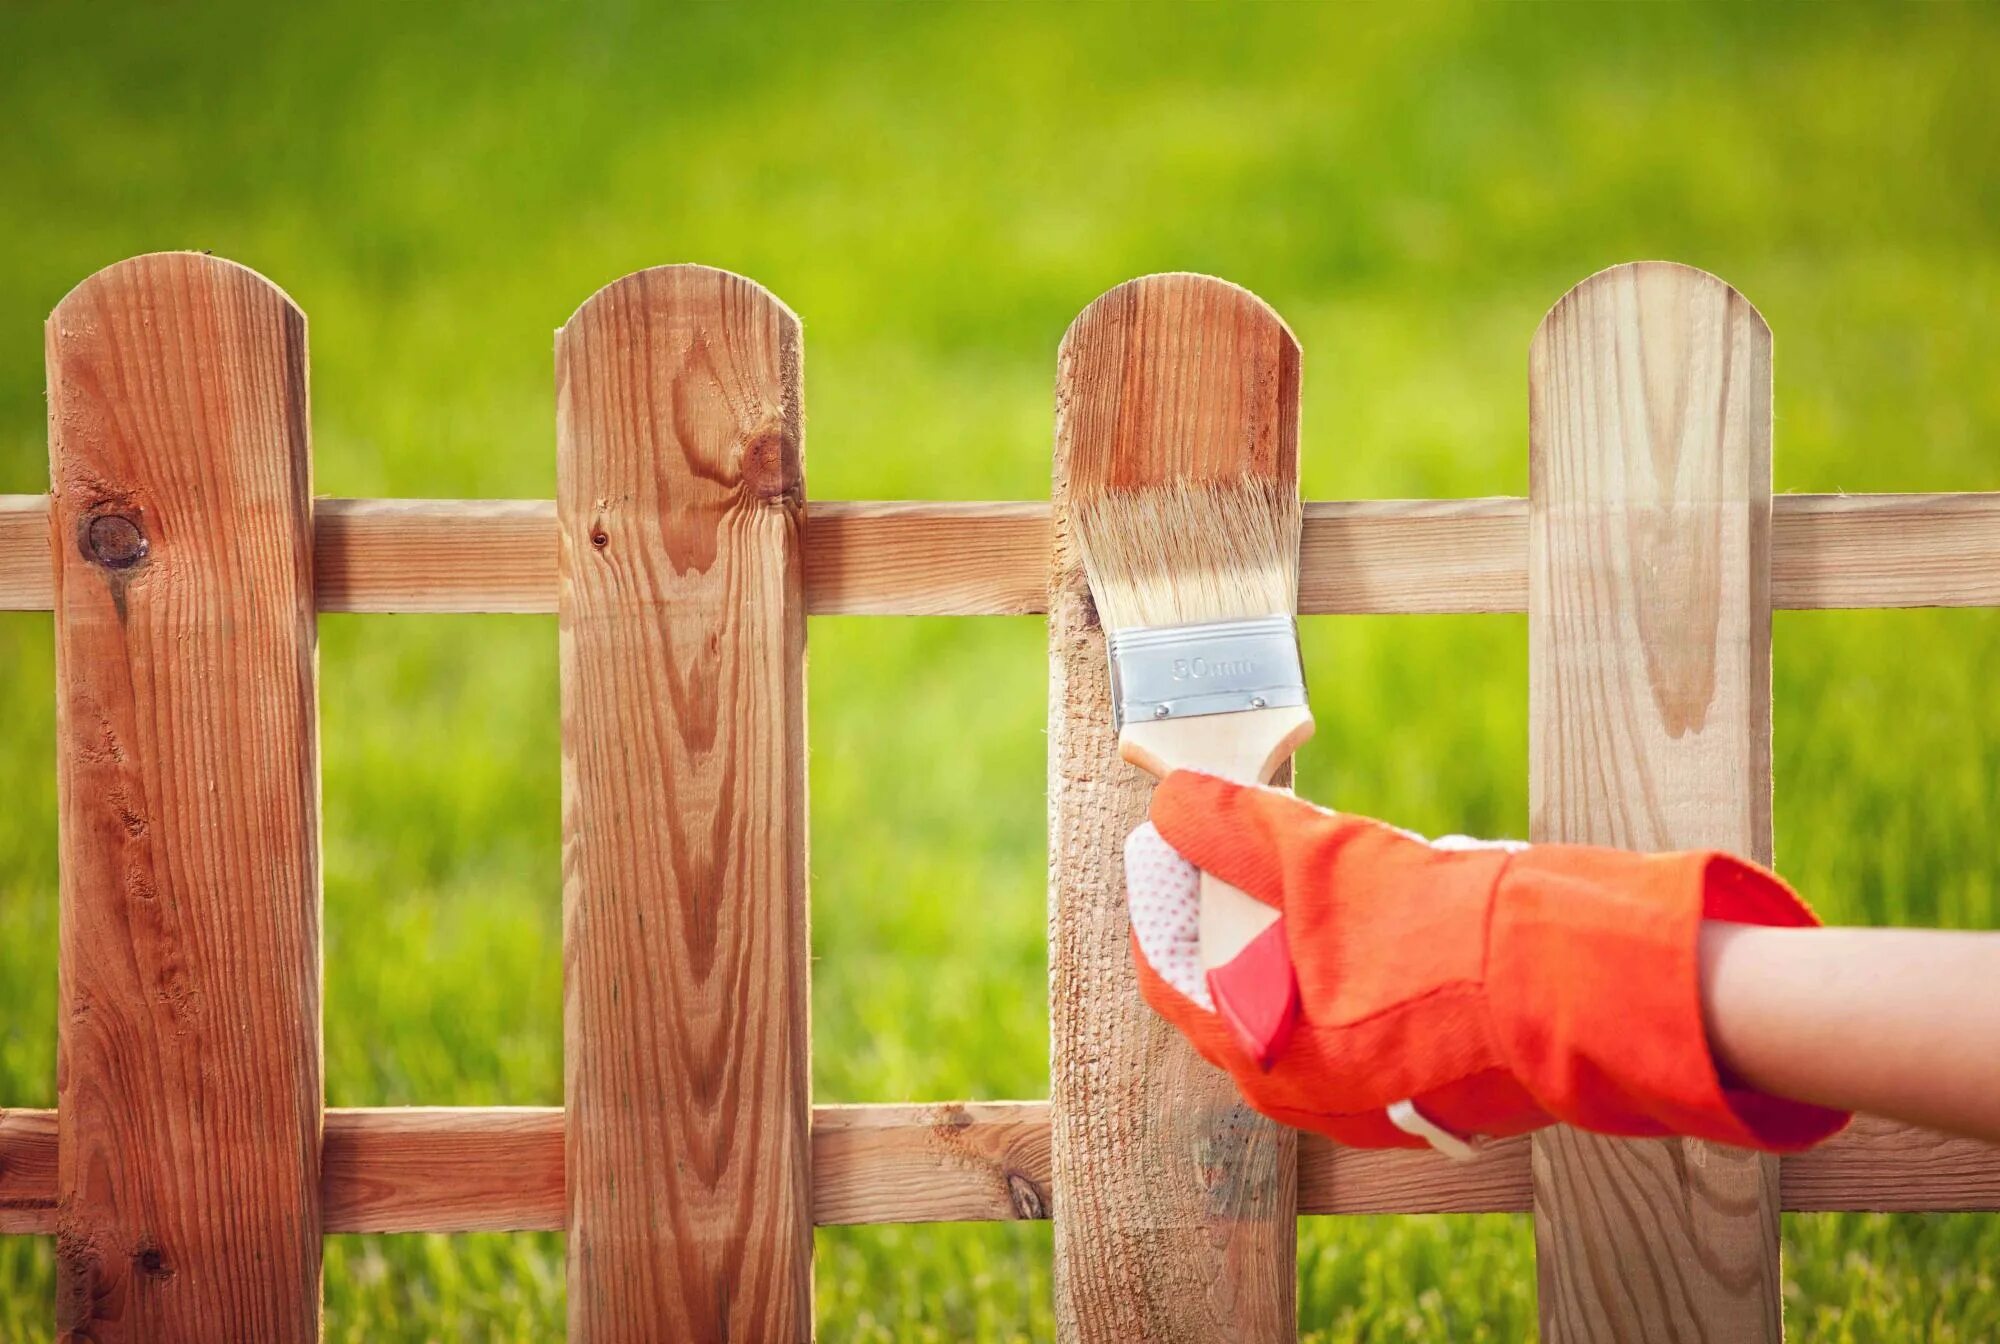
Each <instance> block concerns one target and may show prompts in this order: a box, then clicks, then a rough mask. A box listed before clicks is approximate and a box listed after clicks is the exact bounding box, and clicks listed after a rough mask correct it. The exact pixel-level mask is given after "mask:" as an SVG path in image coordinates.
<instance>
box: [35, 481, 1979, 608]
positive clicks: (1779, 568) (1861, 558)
mask: <svg viewBox="0 0 2000 1344" xmlns="http://www.w3.org/2000/svg"><path fill="white" fill-rule="evenodd" d="M1772 505H1773V518H1772V523H1773V528H1772V537H1771V556H1772V559H1771V604H1772V605H1773V606H1774V607H1779V608H1787V609H1797V610H1823V609H1828V608H1835V607H1991V606H2000V494H1939V495H1780V496H1778V498H1776V499H1775V500H1773V501H1772ZM316 516H317V519H318V524H319V535H318V557H319V558H318V574H319V609H320V610H321V611H374V612H454V611H456V612H478V611H525V612H552V611H554V610H555V609H556V558H555V557H556V521H555V505H554V504H553V503H552V502H551V501H549V500H535V499H467V500H459V499H322V500H320V501H319V502H318V507H317V509H316ZM47 527H48V499H47V496H44V495H0V611H46V610H47V609H48V606H49V595H50V592H51V591H52V588H51V579H50V574H49V557H48V544H47ZM1302 540H1303V546H1302V553H1301V556H1300V575H1299V610H1300V611H1302V612H1305V613H1307V614H1309V615H1313V614H1317V615H1328V614H1348V615H1367V614H1394V613H1409V614H1426V613H1428V614H1451V613H1474V612H1492V611H1525V610H1526V609H1527V602H1528V501H1527V500H1525V499H1509V498H1495V499H1362V500H1323V501H1320V502H1318V503H1309V504H1307V505H1306V506H1305V531H1304V535H1303V539H1302ZM1048 553H1049V509H1048V505H1046V504H1039V503H1031V502H986V501H976V500H972V501H900V502H898V501H873V500H854V501H833V502H820V503H815V504H813V505H812V506H811V509H810V516H809V518H808V519H807V523H806V538H805V568H806V610H807V612H808V613H810V614H812V615H815V616H1009V615H1020V614H1030V613H1036V612H1041V611H1043V610H1046V608H1047V605H1048V573H1047V570H1048Z"/></svg>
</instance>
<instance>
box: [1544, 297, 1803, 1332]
mask: <svg viewBox="0 0 2000 1344" xmlns="http://www.w3.org/2000/svg"><path fill="white" fill-rule="evenodd" d="M1529 360H1530V373H1529V414H1530V419H1529V431H1528V434H1529V449H1528V451H1529V480H1530V489H1529V500H1530V508H1529V514H1530V522H1529V548H1528V554H1529V584H1530V587H1529V595H1528V626H1529V638H1528V644H1529V715H1530V727H1529V744H1530V746H1529V772H1530V785H1529V794H1530V797H1529V829H1530V834H1531V836H1532V838H1534V839H1536V840H1554V841H1571V842H1580V843H1588V844H1604V845H1617V846H1621V847H1624V848H1628V849H1641V850H1658V849H1681V848H1706V847H1714V848H1719V849H1725V850H1729V851H1732V852H1734V853H1738V854H1743V855H1746V856H1748V857H1751V858H1754V859H1758V860H1761V861H1766V862H1768V861H1769V859H1770V857H1771V664H1770V653H1771V605H1770V520H1771V338H1770V331H1769V329H1768V328H1766V327H1765V325H1764V322H1763V319H1762V318H1761V317H1759V316H1758V314H1757V312H1756V310H1755V309H1754V308H1752V307H1751V306H1750V304H1749V303H1748V302H1747V301H1746V300H1744V298H1743V297H1742V296H1741V295H1739V294H1738V293H1737V292H1736V291H1735V290H1733V289H1731V288H1730V287H1729V286H1727V285H1725V284H1723V283H1722V282H1721V281H1720V280H1717V279H1716V278H1715V277H1713V276H1711V275H1708V274H1706V273H1704V272H1701V271H1697V270H1692V269H1690V268H1688V267H1685V266H1675V265H1669V264H1665V263H1650V262H1648V263H1641V264H1638V265H1631V266H1620V267H1616V268H1614V269H1612V270H1608V271H1604V272H1601V273H1600V274H1598V275H1596V276H1593V277H1591V278H1590V279H1589V280H1586V281H1584V282H1583V283H1582V284H1581V285H1579V286H1577V287H1576V288H1575V289H1574V290H1572V291H1570V293H1569V294H1568V295H1567V296H1566V297H1565V298H1564V299H1563V300H1562V301H1561V302H1560V303H1558V304H1557V305H1556V306H1555V307H1554V308H1553V309H1552V310H1550V312H1549V314H1548V316H1547V317H1546V318H1545V319H1544V320H1543V322H1542V325H1541V328H1540V329H1539V330H1538V331H1537V332H1536V334H1535V339H1534V342H1533V344H1532V346H1531V347H1530V356H1529ZM1533 1147H1534V1176H1535V1245H1536V1251H1537V1256H1538V1272H1539V1278H1540V1283H1541V1320H1542V1337H1543V1339H1545V1340H1549V1341H1566V1340H1576V1341H1595V1340H1605V1339H1669V1338H1670V1339H1699V1340H1714V1341H1739V1340H1753V1339H1777V1338H1779V1337H1781V1336H1782V1334H1783V1325H1782V1321H1781V1316H1780V1309H1781V1295H1780V1278H1779V1270H1778V1167H1777V1162H1776V1160H1775V1159H1773V1158H1769V1157H1764V1156H1760V1155H1758V1154H1755V1153H1748V1152H1741V1151H1737V1150H1732V1149H1726V1148H1722V1147H1719V1146H1716V1145H1711V1144H1702V1143H1695V1142H1691V1141H1688V1142H1683V1141H1678V1140H1672V1141H1665V1140H1663V1141H1659V1142H1647V1143H1639V1142H1632V1141H1620V1140H1614V1139H1606V1138H1602V1137H1599V1136H1596V1135H1590V1134H1584V1133H1582V1132H1579V1131H1576V1130H1569V1129H1556V1130H1551V1131H1547V1132H1545V1133H1542V1134H1538V1135H1536V1136H1535V1139H1534V1145H1533Z"/></svg>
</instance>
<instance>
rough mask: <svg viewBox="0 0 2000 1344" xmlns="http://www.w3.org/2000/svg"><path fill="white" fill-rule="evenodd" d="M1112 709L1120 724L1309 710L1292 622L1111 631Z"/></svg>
mask: <svg viewBox="0 0 2000 1344" xmlns="http://www.w3.org/2000/svg"><path fill="white" fill-rule="evenodd" d="M1105 643H1106V645H1107V646H1108V647H1109V649H1110V651H1111V702H1112V705H1113V707H1114V714H1115V717H1116V721H1117V724H1118V726H1119V727H1120V728H1123V727H1124V726H1125V725H1126V724H1127V723H1130V722H1132V721H1134V720H1145V719H1190V718H1195V717H1197V716H1199V715H1203V714H1235V713H1240V712H1241V711H1243V710H1246V709H1268V708H1271V707H1272V706H1275V705H1303V704H1304V703H1305V702H1306V674H1305V667H1304V665H1303V664H1302V663H1301V662H1300V660H1299V623H1298V619H1297V618H1296V617H1293V616H1282V615H1281V616H1253V617H1251V618H1250V619H1249V620H1243V621H1213V622H1210V623H1208V624H1204V625H1157V626H1138V627H1133V628H1131V629H1126V630H1113V631H1111V632H1110V633H1109V635H1108V636H1107V637H1106V639H1105Z"/></svg>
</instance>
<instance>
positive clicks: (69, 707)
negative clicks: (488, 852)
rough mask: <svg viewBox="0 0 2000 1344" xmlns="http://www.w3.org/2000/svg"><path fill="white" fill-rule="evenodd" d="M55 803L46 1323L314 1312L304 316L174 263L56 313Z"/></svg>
mask: <svg viewBox="0 0 2000 1344" xmlns="http://www.w3.org/2000/svg"><path fill="white" fill-rule="evenodd" d="M48 373H49V463H50V475H51V480H52V490H51V501H52V504H51V507H52V523H53V525H52V526H51V528H50V529H49V532H48V534H47V537H48V541H49V543H50V545H51V548H52V551H53V554H54V574H55V592H54V594H53V599H54V606H55V628H56V739H57V743H56V755H57V762H56V769H57V781H58V790H59V794H58V796H59V799H60V808H61V823H60V825H61V854H62V886H61V921H60V929H61V952H60V956H59V963H58V964H59V978H60V984H61V987H60V991H59V993H60V1006H61V1014H60V1018H59V1024H58V1049H59V1052H60V1056H59V1058H60V1062H59V1067H58V1069H57V1084H56V1085H57V1092H58V1095H59V1098H60V1106H59V1110H58V1123H59V1127H60V1138H61V1146H60V1158H59V1171H58V1187H57V1198H58V1203H57V1218H56V1226H57V1232H56V1237H57V1245H56V1257H57V1303H56V1316H57V1325H58V1329H59V1330H60V1331H62V1332H63V1333H64V1337H65V1338H72V1337H73V1338H77V1339H91V1340H96V1341H116V1340H145V1341H153V1342H158V1341H167V1342H169V1344H171V1341H175V1340H188V1341H197V1340H214V1339H218V1338H229V1339H256V1340H272V1341H285V1340H310V1339H317V1338H318V1336H319V1322H320V1298H319V1286H320V1208H319V1189H320V1180H319V1156H320V1109H321V1096H322V1089H321V1085H320V1070H321V1057H320V961H319V956H320V952H319V920H320V885H319V883H320V878H319V815H318V810H319V764H318V755H317V747H318V732H319V729H318V720H317V717H316V716H317V704H316V693H315V686H316V653H315V647H316V646H315V631H316V626H315V619H316V618H315V616H314V614H313V577H312V460H311V454H310V450H309V445H308V439H307V428H306V426H307V415H306V325H305V318H304V316H303V315H302V314H301V313H300V312H299V311H298V309H297V308H295V307H293V306H292V302H291V300H289V299H288V298H286V297H285V296H284V294H282V293H280V292H279V291H278V289H277V288H276V287H275V286H273V285H272V284H271V283H270V282H268V281H266V280H265V279H263V278H262V277H261V276H258V275H256V274H254V273H252V272H250V271H247V270H245V269H243V268H242V267H240V266H237V265H235V264H233V263H231V262H227V261H222V260H220V259H217V258H212V257H206V256H200V255H194V254H185V253H163V254H159V255H155V256H147V257H139V258H135V259H133V260H131V261H126V262H121V263H119V264H118V265H116V266H112V267H109V268H107V269H105V270H102V271H99V272H98V273H97V274H96V275H93V276H92V277H90V279H88V280H86V281H84V282H83V283H82V284H81V285H78V286H77V287H76V289H74V290H72V291H71V292H70V294H69V295H68V296H67V297H66V298H64V299H63V301H62V303H61V304H59V305H58V306H57V308H56V310H55V312H54V313H53V314H52V315H51V316H50V318H49V322H48Z"/></svg>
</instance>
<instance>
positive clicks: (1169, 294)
mask: <svg viewBox="0 0 2000 1344" xmlns="http://www.w3.org/2000/svg"><path fill="white" fill-rule="evenodd" d="M1204 300H1205V301H1206V302H1207V303H1208V304H1210V305H1212V306H1213V310H1214V311H1215V312H1216V313H1218V314H1222V313H1229V314H1233V315H1234V316H1235V317H1236V318H1237V319H1238V320H1240V321H1243V322H1245V323H1247V324H1251V325H1255V326H1265V325H1268V326H1270V327H1275V328H1276V329H1277V330H1279V331H1281V332H1283V333H1284V338H1285V340H1286V341H1287V342H1289V343H1290V345H1291V347H1292V349H1293V350H1294V351H1295V352H1296V351H1297V350H1298V348H1299V341H1298V337H1297V336H1295V335H1293V334H1292V328H1291V326H1290V324H1288V323H1287V322H1286V321H1285V319H1284V318H1283V317H1282V316H1280V315H1279V313H1278V310H1277V309H1276V308H1273V307H1272V306H1271V305H1270V304H1269V303H1267V302H1265V301H1264V299H1262V298H1261V297H1259V296H1258V295H1257V293H1256V292H1255V291H1253V290H1249V289H1245V288H1244V287H1243V286H1242V285H1239V284H1237V283H1236V282H1235V281H1233V280H1224V279H1222V278H1221V277H1219V276H1214V275H1204V274H1202V273H1201V272H1200V271H1156V272H1154V273H1153V274H1151V275H1141V276H1135V277H1134V278H1132V279H1130V280H1127V281H1125V282H1124V283H1123V284H1119V285H1113V286H1112V287H1111V288H1110V289H1107V290H1105V291H1104V292H1103V293H1102V294H1100V295H1098V296H1097V297H1096V298H1094V299H1092V300H1091V301H1090V302H1089V303H1088V304H1086V305H1084V309H1083V311H1082V312H1080V313H1078V314H1077V315H1076V317H1075V318H1074V319H1072V320H1071V322H1070V324H1069V327H1068V329H1067V330H1065V331H1064V332H1063V338H1062V343H1061V346H1060V348H1061V349H1062V350H1065V351H1066V350H1068V349H1069V348H1070V346H1071V344H1072V343H1073V342H1074V341H1076V340H1078V339H1081V338H1083V337H1086V336H1088V335H1089V334H1090V333H1091V332H1092V331H1093V330H1094V329H1095V328H1096V327H1097V326H1098V325H1099V324H1101V323H1105V322H1112V321H1118V320H1120V319H1121V318H1129V316H1130V315H1131V314H1133V313H1134V312H1136V311H1138V309H1139V308H1140V307H1141V306H1149V305H1153V304H1171V303H1183V304H1185V303H1192V302H1200V301H1204Z"/></svg>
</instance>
